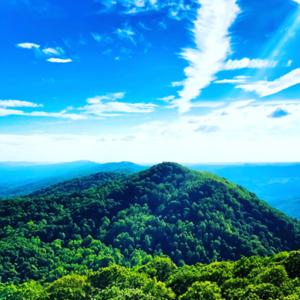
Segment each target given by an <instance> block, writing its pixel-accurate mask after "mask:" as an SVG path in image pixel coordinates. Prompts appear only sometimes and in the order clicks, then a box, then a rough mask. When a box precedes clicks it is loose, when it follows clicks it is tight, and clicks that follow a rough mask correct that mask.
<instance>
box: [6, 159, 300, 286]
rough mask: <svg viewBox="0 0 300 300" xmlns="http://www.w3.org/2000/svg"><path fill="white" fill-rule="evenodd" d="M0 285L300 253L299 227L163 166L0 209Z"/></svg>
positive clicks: (252, 199)
mask: <svg viewBox="0 0 300 300" xmlns="http://www.w3.org/2000/svg"><path fill="white" fill-rule="evenodd" d="M0 238H1V241H0V274H1V275H0V276H2V281H4V282H6V281H14V282H19V281H23V280H27V279H30V278H33V279H43V280H53V279H55V278H57V277H59V276H61V275H64V274H67V273H68V272H71V271H79V272H83V271H84V270H87V269H93V270H95V269H98V268H99V267H103V266H106V265H108V264H109V263H112V262H113V263H119V264H121V265H127V266H129V265H135V264H137V263H141V262H142V261H144V260H145V259H147V257H148V256H149V255H161V254H166V255H168V256H169V257H171V259H172V260H173V261H174V262H175V263H176V264H178V265H184V264H193V263H197V262H205V263H207V262H211V261H215V260H221V259H224V260H236V259H238V258H240V257H241V256H250V255H262V256H264V255H270V254H274V253H278V252H280V251H283V250H295V249H299V248H300V223H299V222H298V221H296V220H293V219H290V218H288V217H286V216H285V215H284V214H282V213H280V212H278V211H276V210H274V209H272V208H271V207H270V206H268V205H267V204H266V203H264V202H262V201H260V200H259V199H258V198H257V197H256V196H255V195H254V194H253V193H251V192H248V191H247V190H245V189H244V188H242V187H240V186H237V185H235V184H232V183H230V182H228V181H227V180H225V179H222V178H220V177H217V176H215V175H212V174H209V173H201V172H197V171H191V170H189V169H187V168H184V167H182V166H180V165H178V164H174V163H163V164H159V165H156V166H153V167H152V168H150V169H148V170H146V171H142V172H139V173H136V174H133V175H129V176H125V175H117V174H111V173H100V174H96V175H93V176H92V177H91V176H88V177H84V178H79V179H76V180H72V181H69V182H66V183H63V184H59V185H56V186H53V187H50V188H47V189H44V190H42V191H38V192H35V193H33V194H31V195H29V196H26V197H21V198H16V199H12V200H6V201H1V202H0Z"/></svg>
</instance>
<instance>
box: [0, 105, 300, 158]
mask: <svg viewBox="0 0 300 300" xmlns="http://www.w3.org/2000/svg"><path fill="white" fill-rule="evenodd" d="M116 101H117V100H116ZM92 102H94V101H92ZM279 109H280V110H282V111H284V112H287V115H286V116H285V117H282V118H274V117H270V116H272V114H274V112H276V111H278V110H279ZM299 130H300V100H276V101H268V102H262V101H254V100H246V101H238V102H231V103H225V104H224V107H222V108H221V107H220V108H219V109H217V110H214V111H211V112H209V113H207V114H203V115H192V116H186V115H185V116H180V117H176V118H174V119H168V120H160V121H159V120H156V121H151V122H148V123H144V124H140V125H138V126H133V127H130V126H128V125H126V124H124V127H122V128H119V130H118V133H117V134H111V133H105V132H104V131H103V132H102V133H101V134H98V135H86V134H85V135H67V134H63V133H61V134H58V135H50V134H47V133H41V134H31V135H29V134H28V135H21V134H18V135H13V134H0V145H1V147H0V157H1V158H2V160H7V161H9V160H11V161H14V160H19V161H74V160H81V159H85V160H94V161H102V162H103V161H120V160H128V161H135V162H139V163H145V162H147V163H156V162H161V161H178V162H186V163H195V162H274V161H279V162H280V161H291V162H292V161H299V160H300V139H299ZM183 145H184V146H183ZM53 149H56V151H53ZM120 149H122V153H121V154H120Z"/></svg>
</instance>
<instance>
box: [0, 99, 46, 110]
mask: <svg viewBox="0 0 300 300" xmlns="http://www.w3.org/2000/svg"><path fill="white" fill-rule="evenodd" d="M41 106H42V105H41V104H37V103H34V102H30V101H23V100H11V99H9V100H0V107H6V108H7V107H31V108H34V107H41Z"/></svg>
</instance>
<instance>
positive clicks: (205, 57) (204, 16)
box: [175, 0, 240, 112]
mask: <svg viewBox="0 0 300 300" xmlns="http://www.w3.org/2000/svg"><path fill="white" fill-rule="evenodd" d="M199 3H200V4H201V7H200V8H199V10H198V13H197V18H196V20H195V21H194V26H193V29H192V32H193V35H194V42H195V44H196V47H195V48H194V49H185V50H184V51H183V53H182V57H183V58H184V59H185V60H186V61H187V62H188V64H189V66H188V67H187V68H186V69H185V70H184V72H185V75H186V79H185V80H184V81H183V89H182V90H181V91H180V92H179V99H178V100H176V102H175V104H176V105H177V106H178V108H179V111H180V112H186V111H188V110H189V109H190V107H191V101H192V100H193V99H195V98H196V97H198V96H199V95H200V94H201V91H202V90H203V89H204V88H206V87H207V86H208V85H210V83H211V82H212V81H213V80H214V79H215V75H216V73H218V72H219V71H221V70H222V69H223V65H224V62H225V60H226V58H227V56H228V55H229V54H230V52H231V46H230V37H229V29H230V27H231V25H232V24H233V22H234V21H235V19H236V17H237V15H238V13H239V11H240V10H239V7H238V5H237V2H236V0H228V1H223V0H199Z"/></svg>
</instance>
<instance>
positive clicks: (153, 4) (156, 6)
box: [96, 0, 196, 20]
mask: <svg viewBox="0 0 300 300" xmlns="http://www.w3.org/2000/svg"><path fill="white" fill-rule="evenodd" d="M96 1H97V2H100V3H101V4H103V5H104V6H106V8H107V10H108V11H110V10H111V9H113V8H116V7H118V9H119V10H120V11H121V12H122V13H125V14H130V15H135V14H140V13H145V12H150V11H163V12H164V13H166V14H167V16H168V17H169V18H172V19H175V20H181V19H183V18H186V17H187V14H188V12H190V11H192V9H193V8H194V7H195V2H196V1H190V2H189V3H187V1H185V0H169V1H165V0H96ZM104 11H105V10H104Z"/></svg>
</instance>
